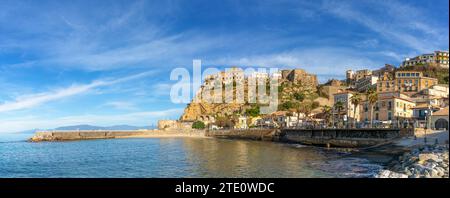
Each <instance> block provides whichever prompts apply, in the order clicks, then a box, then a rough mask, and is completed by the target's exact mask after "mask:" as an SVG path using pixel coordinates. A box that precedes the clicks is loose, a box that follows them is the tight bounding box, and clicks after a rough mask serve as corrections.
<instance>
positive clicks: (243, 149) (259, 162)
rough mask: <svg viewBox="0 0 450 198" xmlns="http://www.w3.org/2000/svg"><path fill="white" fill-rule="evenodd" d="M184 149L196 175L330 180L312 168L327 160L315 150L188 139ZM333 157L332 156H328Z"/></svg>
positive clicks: (279, 145) (246, 142) (256, 143)
mask: <svg viewBox="0 0 450 198" xmlns="http://www.w3.org/2000/svg"><path fill="white" fill-rule="evenodd" d="M183 148H184V149H185V150H186V157H187V161H188V162H189V163H192V164H195V165H196V166H195V167H196V169H194V170H193V171H194V173H193V175H206V176H207V177H209V176H210V177H329V176H332V175H330V174H329V173H327V172H325V171H318V170H316V169H315V168H314V167H312V166H311V165H312V164H313V163H314V162H316V161H322V162H323V161H325V160H327V159H326V157H325V156H324V155H323V154H322V153H321V152H319V151H318V150H317V149H314V148H308V147H304V148H295V147H293V146H291V145H286V144H277V143H272V142H259V141H243V140H224V139H208V140H203V139H185V140H183ZM328 157H329V156H328Z"/></svg>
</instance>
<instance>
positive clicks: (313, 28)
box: [0, 0, 449, 132]
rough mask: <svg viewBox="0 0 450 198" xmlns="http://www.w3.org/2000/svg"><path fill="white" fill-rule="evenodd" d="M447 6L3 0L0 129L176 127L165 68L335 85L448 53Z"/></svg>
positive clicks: (176, 108)
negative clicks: (296, 73)
mask: <svg viewBox="0 0 450 198" xmlns="http://www.w3.org/2000/svg"><path fill="white" fill-rule="evenodd" d="M448 6H449V5H448V1H447V0H442V1H441V0H434V1H424V0H420V1H397V0H389V1H351V0H347V1H345V0H343V1H320V0H319V1H316V0H314V1H283V0H281V1H266V0H258V1H256V0H255V1H196V0H190V1H169V0H164V1H163V0H161V1H128V0H127V1H70V2H69V1H8V0H6V1H1V2H0V10H1V12H0V132H11V131H20V130H27V129H32V128H53V127H57V126H62V125H72V124H95V125H103V126H105V125H115V124H131V125H151V124H155V123H156V121H157V120H158V119H169V118H170V119H176V118H178V117H179V116H180V115H181V113H182V111H183V108H184V107H185V105H184V104H172V103H171V101H170V99H169V90H170V86H171V84H173V83H175V82H174V81H170V80H169V78H170V71H171V69H173V68H176V67H186V68H191V66H192V60H193V59H201V60H202V63H203V66H204V68H205V67H207V66H210V67H216V66H217V67H228V66H244V67H245V66H257V67H278V68H295V67H299V68H303V69H305V70H307V71H309V72H312V73H315V74H317V75H318V76H319V79H320V81H322V82H324V81H326V80H327V79H329V78H343V77H344V74H345V70H347V69H361V68H369V69H374V68H378V67H381V66H383V65H384V64H385V63H389V64H394V65H399V64H400V62H401V61H402V60H403V59H404V58H406V57H409V56H414V55H417V54H421V53H428V52H432V51H434V50H448V48H449V46H448V43H449V39H448V35H449V26H448V25H449V21H448V19H449V11H448Z"/></svg>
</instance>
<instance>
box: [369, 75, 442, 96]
mask: <svg viewBox="0 0 450 198" xmlns="http://www.w3.org/2000/svg"><path fill="white" fill-rule="evenodd" d="M437 84H438V80H437V79H436V78H429V77H424V76H423V74H422V72H418V71H397V72H395V75H394V76H392V74H390V73H389V72H385V73H384V74H383V76H381V77H380V79H379V80H378V83H377V91H378V92H392V91H401V92H419V91H422V90H423V89H427V88H430V87H432V86H434V85H437Z"/></svg>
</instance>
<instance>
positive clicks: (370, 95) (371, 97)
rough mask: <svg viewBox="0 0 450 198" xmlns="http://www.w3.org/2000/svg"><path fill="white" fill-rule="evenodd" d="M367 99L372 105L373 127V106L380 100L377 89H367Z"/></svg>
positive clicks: (371, 125)
mask: <svg viewBox="0 0 450 198" xmlns="http://www.w3.org/2000/svg"><path fill="white" fill-rule="evenodd" d="M366 94H367V101H368V102H369V105H370V128H372V127H373V107H374V104H375V103H376V102H377V100H378V93H377V92H376V90H375V89H369V90H367V93H366Z"/></svg>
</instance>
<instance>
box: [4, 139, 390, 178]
mask: <svg viewBox="0 0 450 198" xmlns="http://www.w3.org/2000/svg"><path fill="white" fill-rule="evenodd" d="M30 136H31V135H30V134H15V135H0V177H39V178H41V177H46V178H47V177H102V178H104V177H368V176H370V175H372V174H373V173H374V172H375V171H378V170H379V169H380V168H381V166H380V164H379V163H377V162H374V161H373V160H371V159H369V158H365V157H355V156H354V155H352V154H351V153H348V152H341V151H337V150H329V149H324V148H316V147H309V146H302V145H295V144H282V143H272V142H259V141H244V140H224V139H200V138H198V139H197V138H157V139H109V140H89V141H73V142H40V143H29V142H26V141H25V140H26V138H28V137H30Z"/></svg>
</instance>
